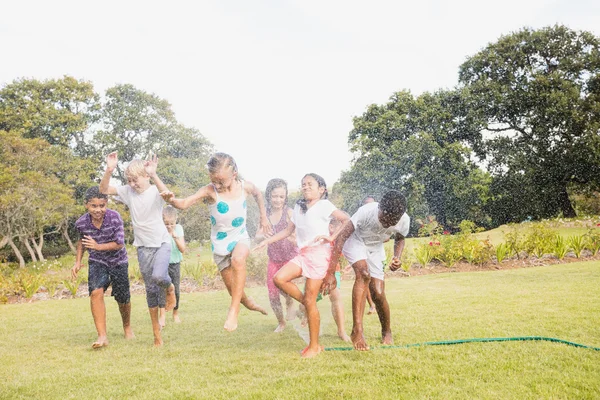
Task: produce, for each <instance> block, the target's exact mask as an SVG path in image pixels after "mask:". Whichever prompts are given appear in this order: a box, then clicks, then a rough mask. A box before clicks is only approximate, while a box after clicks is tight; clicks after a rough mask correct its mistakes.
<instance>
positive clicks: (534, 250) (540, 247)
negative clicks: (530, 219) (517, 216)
mask: <svg viewBox="0 0 600 400" xmlns="http://www.w3.org/2000/svg"><path fill="white" fill-rule="evenodd" d="M555 238H556V232H555V231H554V230H552V229H550V228H549V227H548V226H547V225H545V224H541V223H540V224H533V225H532V227H531V229H529V231H528V232H527V233H526V235H525V238H524V241H523V242H524V248H525V251H526V252H527V254H530V255H531V254H533V255H535V256H536V257H537V258H541V257H542V256H543V255H544V254H546V253H550V252H551V251H552V250H553V247H554V241H555Z"/></svg>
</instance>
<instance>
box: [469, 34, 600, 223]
mask: <svg viewBox="0 0 600 400" xmlns="http://www.w3.org/2000/svg"><path fill="white" fill-rule="evenodd" d="M459 79H460V82H461V84H462V85H463V86H462V88H461V89H462V92H461V95H462V98H463V106H464V109H463V113H462V117H461V121H462V123H463V126H464V127H465V128H466V130H468V131H469V135H470V142H471V144H472V145H473V148H474V150H475V151H476V153H477V155H478V156H479V157H480V159H481V160H482V162H484V163H485V164H487V165H488V168H489V171H490V172H491V173H492V175H493V176H494V184H493V186H492V190H493V193H492V194H493V200H492V202H491V206H492V207H491V209H492V210H493V214H494V215H495V216H494V219H495V220H496V222H497V223H504V222H510V221H515V220H522V219H523V218H525V217H527V216H529V217H533V218H547V217H552V216H555V215H556V214H558V213H559V212H562V214H563V216H565V217H574V216H575V210H574V209H573V206H572V204H571V201H570V199H569V188H570V187H584V188H586V189H592V190H597V188H598V187H599V185H600V135H599V132H600V41H599V39H598V38H596V37H595V36H594V35H592V34H591V33H589V32H575V31H572V30H570V29H568V28H567V27H565V26H558V25H557V26H553V27H547V28H543V29H540V30H531V29H527V28H526V29H522V30H520V31H518V32H516V33H512V34H510V35H507V36H503V37H501V38H500V39H499V40H498V41H497V42H496V43H492V44H489V45H488V46H487V47H485V48H484V49H483V50H481V51H480V52H479V53H477V54H475V55H474V56H472V57H469V58H468V59H467V61H466V62H465V63H464V64H462V65H461V67H460V73H459Z"/></svg>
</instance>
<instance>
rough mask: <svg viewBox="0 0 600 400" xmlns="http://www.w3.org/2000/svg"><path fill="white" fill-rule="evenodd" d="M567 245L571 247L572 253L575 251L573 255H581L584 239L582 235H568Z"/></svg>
mask: <svg viewBox="0 0 600 400" xmlns="http://www.w3.org/2000/svg"><path fill="white" fill-rule="evenodd" d="M569 245H570V246H571V248H572V249H573V253H575V257H577V258H579V257H581V252H582V251H583V249H584V247H585V240H584V236H583V235H574V236H569Z"/></svg>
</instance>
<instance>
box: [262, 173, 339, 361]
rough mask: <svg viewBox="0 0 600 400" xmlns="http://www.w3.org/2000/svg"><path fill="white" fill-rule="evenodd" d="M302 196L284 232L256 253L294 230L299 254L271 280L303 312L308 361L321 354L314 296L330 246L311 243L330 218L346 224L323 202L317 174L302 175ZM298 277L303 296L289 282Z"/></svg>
mask: <svg viewBox="0 0 600 400" xmlns="http://www.w3.org/2000/svg"><path fill="white" fill-rule="evenodd" d="M302 196H303V198H302V199H300V200H298V202H297V204H296V207H294V212H293V215H292V220H291V221H290V223H289V224H288V226H287V228H286V229H285V230H283V231H281V232H279V233H277V234H276V235H274V236H271V237H269V238H268V239H265V240H264V241H262V242H261V243H260V244H259V245H258V246H257V247H256V249H259V248H262V247H264V246H266V245H268V244H271V243H274V242H276V241H278V240H281V239H285V238H286V237H288V236H290V235H291V234H292V233H293V232H294V230H296V242H297V244H298V248H299V249H300V254H298V255H297V256H296V257H294V258H293V259H292V260H290V261H289V262H288V263H287V264H285V265H284V266H283V267H282V268H281V269H280V270H279V271H278V272H277V274H275V277H274V279H273V280H274V282H275V285H276V286H277V287H278V288H279V289H281V290H283V291H284V292H285V293H287V294H289V295H290V296H292V297H293V298H294V299H296V300H297V301H299V302H301V303H302V304H303V305H304V307H305V309H306V315H307V317H308V331H309V336H310V341H309V344H308V346H307V347H306V348H305V349H304V350H302V352H301V355H302V357H305V358H310V357H314V356H316V355H318V354H319V353H320V352H321V351H322V350H323V348H322V347H321V345H319V324H320V317H319V310H318V309H317V295H318V293H319V289H320V288H321V282H322V281H323V277H324V276H325V274H326V273H327V266H328V264H329V259H330V257H331V245H329V244H328V243H320V242H317V241H315V240H316V238H317V237H319V236H320V235H327V234H328V231H329V228H328V227H329V221H330V220H331V218H332V217H333V218H335V219H338V220H340V221H346V220H348V217H347V216H346V214H345V213H344V212H343V211H340V210H338V209H337V208H336V207H335V206H334V205H333V204H332V203H331V202H330V201H329V200H327V197H328V195H327V185H326V184H325V180H324V179H323V178H321V177H320V176H319V175H317V174H312V173H311V174H306V175H305V176H304V178H302ZM300 276H304V277H305V278H306V286H305V292H304V294H303V293H302V292H301V291H300V289H298V287H297V286H296V285H295V284H294V283H293V282H292V280H294V279H296V278H298V277H300ZM326 294H328V293H326Z"/></svg>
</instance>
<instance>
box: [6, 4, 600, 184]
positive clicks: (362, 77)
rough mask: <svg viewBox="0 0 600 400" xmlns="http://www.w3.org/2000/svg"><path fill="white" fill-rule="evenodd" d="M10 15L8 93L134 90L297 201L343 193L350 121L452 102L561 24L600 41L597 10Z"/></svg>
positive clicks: (68, 10) (171, 7)
mask: <svg viewBox="0 0 600 400" xmlns="http://www.w3.org/2000/svg"><path fill="white" fill-rule="evenodd" d="M3 3H4V4H3V5H2V8H1V10H2V19H1V20H0V43H2V53H1V54H2V61H1V62H0V85H5V84H7V83H10V82H12V81H13V80H15V79H18V78H35V79H40V80H43V79H54V78H61V77H62V76H64V75H70V76H73V77H75V78H77V79H82V80H87V81H91V82H92V83H93V84H94V88H95V90H96V92H98V93H100V94H102V93H103V92H104V91H105V90H106V89H107V88H109V87H111V86H114V85H115V84H124V83H130V84H132V85H134V86H135V87H137V88H139V89H142V90H144V91H147V92H150V93H154V94H156V95H158V96H159V97H161V98H164V99H166V100H168V101H169V102H170V103H171V105H172V109H173V110H174V112H175V114H176V117H177V119H178V121H180V122H181V123H183V124H184V125H186V126H190V127H194V128H197V129H199V130H200V132H202V134H203V135H204V136H205V137H207V138H208V140H210V141H211V142H212V143H213V144H214V146H215V148H216V150H217V151H223V152H226V153H229V154H231V155H232V156H233V157H234V158H235V160H236V162H237V164H238V167H239V170H240V172H241V173H242V175H243V176H244V178H245V179H247V180H249V181H251V182H253V183H255V184H256V185H258V186H259V187H261V188H262V189H264V188H265V187H266V184H267V182H268V180H269V179H271V178H275V177H278V178H283V179H285V180H286V181H288V185H289V187H290V189H294V188H297V187H299V185H300V180H301V179H302V177H303V176H304V175H305V174H306V173H309V172H315V173H317V174H319V175H321V176H323V177H324V178H325V180H326V182H327V184H328V185H329V186H331V185H333V183H334V182H335V181H337V180H338V179H339V177H340V173H341V171H343V170H347V169H348V168H349V167H350V163H351V159H352V154H351V153H350V149H349V146H348V134H349V133H350V131H351V130H352V119H353V117H356V116H360V115H362V114H363V113H364V112H365V111H366V109H367V107H368V106H369V105H370V104H374V103H376V104H383V103H386V102H387V101H388V99H389V97H390V96H391V95H392V94H393V93H394V92H397V91H400V90H410V91H411V93H413V95H419V94H421V93H423V92H433V91H436V90H439V89H451V88H452V87H454V86H455V85H456V84H457V79H458V68H459V66H460V64H461V63H463V62H464V61H465V60H466V58H467V57H469V56H472V55H474V54H476V53H477V52H478V51H479V50H481V49H482V48H483V47H485V46H486V45H487V44H488V43H492V42H495V41H496V40H497V39H498V38H499V37H500V36H502V35H507V34H509V33H511V32H515V31H518V30H519V29H521V28H523V27H530V28H534V29H537V28H542V27H545V26H550V25H554V24H557V23H559V24H564V25H566V26H568V27H569V28H571V29H574V30H587V31H590V32H592V33H594V34H595V35H596V36H600V1H597V0H569V1H566V0H557V1H551V0H504V1H502V2H483V1H471V0H457V1H453V2H447V1H418V2H417V1H413V2H404V1H393V0H392V1H378V0H371V1H354V0H344V1H338V0H335V1H327V0H319V1H316V0H278V1H276V0H271V1H267V0H255V1H248V0H245V1H244V0H235V1H227V0H221V1H172V2H166V1H160V2H158V1H148V0H144V1H137V0H135V1H128V0H119V1H114V0H106V1H101V2H100V1H95V2H90V1H79V0H77V1H71V0H53V1H47V0H38V1H28V0H20V1H11V2H9V1H4V2H3ZM486 3H490V4H489V5H487V4H486ZM159 173H160V164H159Z"/></svg>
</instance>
